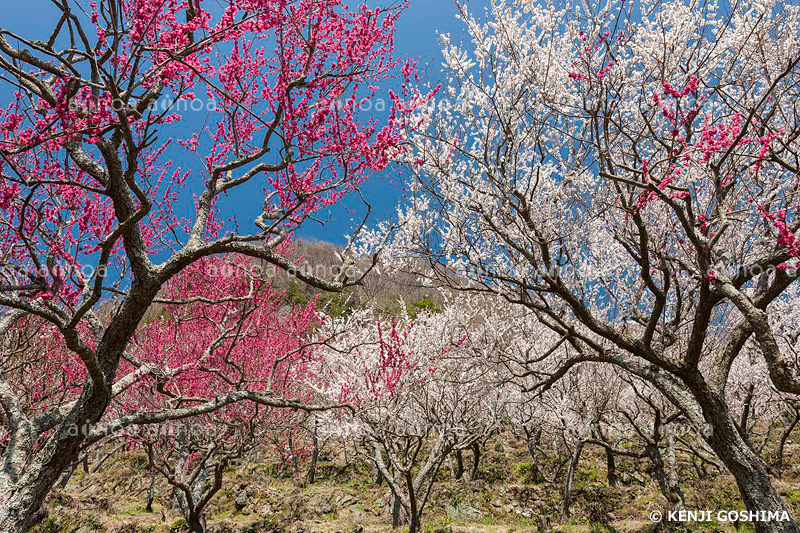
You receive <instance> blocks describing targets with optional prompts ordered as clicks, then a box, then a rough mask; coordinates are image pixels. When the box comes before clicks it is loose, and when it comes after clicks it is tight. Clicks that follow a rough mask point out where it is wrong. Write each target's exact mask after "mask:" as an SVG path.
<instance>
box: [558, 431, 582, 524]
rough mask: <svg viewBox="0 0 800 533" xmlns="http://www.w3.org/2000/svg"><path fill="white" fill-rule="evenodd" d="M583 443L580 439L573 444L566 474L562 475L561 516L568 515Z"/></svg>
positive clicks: (565, 516)
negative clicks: (573, 447) (573, 448)
mask: <svg viewBox="0 0 800 533" xmlns="http://www.w3.org/2000/svg"><path fill="white" fill-rule="evenodd" d="M584 444H585V443H584V441H582V440H581V441H578V443H577V444H576V445H575V451H574V452H573V453H572V459H571V460H570V462H569V466H568V467H567V474H566V476H564V494H563V499H562V501H561V516H562V517H563V518H567V517H568V516H569V508H570V505H571V504H572V481H573V479H574V478H575V470H577V469H578V463H579V462H580V460H581V452H582V451H583V446H584Z"/></svg>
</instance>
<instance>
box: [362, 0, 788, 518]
mask: <svg viewBox="0 0 800 533" xmlns="http://www.w3.org/2000/svg"><path fill="white" fill-rule="evenodd" d="M461 11H462V19H463V21H464V25H465V28H466V32H467V38H466V39H465V41H464V43H462V44H457V43H454V42H452V41H451V40H450V38H449V37H448V36H447V35H444V36H443V38H442V40H443V51H444V58H445V63H444V67H445V73H444V76H445V82H444V84H443V88H442V89H441V90H440V92H439V97H438V98H437V99H435V100H434V101H432V102H430V103H429V104H428V105H427V106H425V107H424V108H423V109H422V110H421V111H420V112H419V113H418V114H417V116H416V117H414V118H413V119H412V120H411V121H409V123H408V130H409V134H408V140H409V142H410V144H411V145H412V146H413V148H414V150H413V151H412V153H411V154H410V155H409V156H408V158H406V159H404V161H405V162H406V163H407V164H408V166H409V168H410V169H411V170H412V171H413V174H414V175H415V177H416V179H414V180H413V184H412V185H411V186H410V187H409V192H408V200H407V201H406V202H404V205H403V206H401V207H400V209H399V215H400V221H399V229H397V230H395V235H394V238H393V256H394V258H395V259H396V260H397V261H398V262H399V264H401V265H402V264H403V262H402V260H403V259H405V258H410V259H411V260H410V261H408V262H407V263H406V265H407V266H414V265H417V264H418V263H419V258H420V257H422V258H425V259H427V268H426V269H425V270H420V269H417V270H418V271H419V273H420V274H423V275H425V276H426V277H427V278H428V280H429V281H430V282H431V283H440V284H446V285H449V286H452V287H455V288H457V289H462V290H469V291H485V292H490V293H494V294H497V295H501V296H502V297H504V298H506V299H507V300H509V301H510V302H514V303H516V304H518V305H520V306H523V307H525V308H527V309H529V310H531V311H532V312H534V313H535V314H536V315H537V316H538V318H539V320H540V321H541V322H542V323H543V324H545V325H547V326H548V327H549V328H550V329H551V330H552V331H554V332H556V333H557V334H558V335H560V336H562V337H563V338H564V339H565V341H566V342H568V343H569V345H570V347H571V350H572V353H571V354H570V355H569V357H566V358H564V357H563V356H562V355H561V354H560V353H559V354H555V355H556V357H555V360H554V362H553V367H552V370H551V372H550V376H549V377H546V378H544V379H542V380H541V382H540V387H541V388H542V389H545V388H547V387H550V386H551V385H552V384H553V383H554V382H555V381H557V380H559V379H561V378H562V377H563V376H565V375H566V374H567V373H568V372H569V370H570V369H571V368H573V367H574V366H575V365H578V364H581V363H584V362H606V363H610V364H613V365H616V366H618V367H620V368H622V369H624V370H625V371H626V372H629V373H631V374H633V375H635V376H637V377H638V378H640V379H642V380H645V381H647V382H649V383H650V384H651V385H652V386H653V387H655V388H656V389H658V390H659V391H660V392H661V393H662V394H663V395H664V396H665V397H666V398H668V399H669V400H670V402H672V403H673V404H674V405H675V406H676V407H677V408H679V409H680V411H681V413H682V415H683V416H685V417H686V418H687V419H688V420H689V421H691V423H693V424H695V425H697V426H704V425H705V424H708V425H709V426H710V428H711V429H712V433H711V434H710V435H709V436H708V437H707V443H708V445H709V446H710V448H712V449H713V451H714V452H715V454H716V455H717V456H718V457H719V458H720V460H721V461H722V462H723V463H724V465H725V466H726V467H727V469H728V470H730V472H731V473H732V474H733V476H734V477H735V478H736V481H737V484H738V486H739V489H740V492H741V495H742V498H743V500H744V503H745V505H746V507H747V508H748V509H749V510H751V511H771V512H774V513H776V514H777V516H779V517H781V518H782V520H778V521H767V522H758V523H755V527H756V529H757V531H759V532H762V531H791V532H797V531H800V528H798V525H797V523H796V522H795V521H794V519H793V518H791V515H790V513H789V511H788V508H787V506H786V505H785V503H784V502H783V501H782V499H781V497H780V496H779V495H778V493H777V491H776V490H775V488H774V486H773V485H772V482H771V479H770V475H769V472H768V468H767V465H766V463H765V462H764V460H763V459H762V458H761V457H760V456H759V454H758V453H757V452H756V451H755V450H754V449H753V448H752V447H751V446H750V445H749V444H748V443H747V441H746V440H745V438H744V437H743V436H742V434H741V433H740V431H739V428H738V426H737V420H736V416H735V413H734V412H733V411H732V409H731V406H730V404H729V402H728V396H727V394H726V391H727V388H728V386H729V382H730V373H731V369H732V368H733V366H734V363H735V362H736V361H737V359H738V358H740V357H741V356H742V355H743V349H744V347H745V346H747V345H752V346H753V347H754V349H755V350H757V352H758V354H759V357H761V359H762V361H763V362H764V364H765V366H766V368H767V371H768V375H769V379H770V381H771V383H772V384H773V385H774V387H775V388H776V389H777V390H779V391H781V392H784V393H787V394H791V395H797V394H798V393H800V378H799V377H798V370H799V369H800V367H798V360H797V356H796V354H795V352H794V351H793V349H792V345H793V344H794V343H793V342H791V339H787V338H786V335H785V332H784V331H783V329H785V328H782V327H781V326H780V325H779V322H780V321H781V319H782V315H783V313H784V311H782V310H783V309H785V308H788V309H790V310H791V312H792V313H795V311H794V310H795V309H796V307H797V298H796V293H795V291H796V289H795V288H794V286H795V285H796V283H794V280H795V277H796V273H795V270H796V265H797V259H796V258H797V255H798V253H799V252H800V249H799V247H798V243H797V241H796V238H795V233H796V231H797V229H798V219H797V209H798V198H797V196H796V193H797V186H798V169H799V168H800V165H799V162H800V141H799V140H798V138H800V120H799V119H800V116H798V109H797V106H796V101H797V97H798V89H797V87H800V83H798V81H800V79H798V78H800V67H798V61H800V34H798V31H799V30H798V28H800V20H799V19H800V9H798V7H797V6H796V5H786V4H783V3H780V2H776V1H773V0H763V1H759V2H752V3H751V2H747V3H740V4H736V5H734V6H731V5H728V4H725V5H723V4H721V3H717V2H715V1H695V0H691V1H687V2H666V3H664V2H650V1H642V2H624V1H614V0H605V1H601V2H598V3H589V2H582V1H578V2H574V3H568V4H567V5H566V6H564V5H562V4H559V3H556V2H548V1H543V2H535V3H534V2H523V1H519V2H510V1H503V0H496V1H494V2H492V8H491V11H490V13H489V15H488V19H487V20H486V21H484V22H481V21H479V20H477V19H476V18H474V17H473V16H471V15H470V13H468V12H467V10H466V8H462V10H461ZM387 231H388V228H379V229H378V230H377V231H376V232H375V234H374V236H373V237H374V239H375V242H378V241H379V239H381V238H383V237H384V236H385V233H386V232H387ZM371 244H372V242H371V241H367V243H366V245H371Z"/></svg>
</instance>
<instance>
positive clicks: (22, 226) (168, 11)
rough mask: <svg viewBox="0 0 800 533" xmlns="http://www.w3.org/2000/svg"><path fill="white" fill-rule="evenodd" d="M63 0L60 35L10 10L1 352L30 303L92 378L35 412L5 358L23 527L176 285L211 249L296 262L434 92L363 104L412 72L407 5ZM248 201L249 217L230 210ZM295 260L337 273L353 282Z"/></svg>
mask: <svg viewBox="0 0 800 533" xmlns="http://www.w3.org/2000/svg"><path fill="white" fill-rule="evenodd" d="M52 4H53V5H52V10H53V11H52V12H51V13H50V15H51V16H53V20H54V21H55V24H54V26H53V31H52V32H51V33H49V34H47V35H40V36H24V35H18V34H16V33H14V32H13V31H12V30H11V29H8V28H0V70H1V71H2V76H0V78H2V80H3V83H5V84H6V87H7V88H8V89H10V90H11V91H12V92H13V95H12V97H11V100H10V101H9V102H7V103H5V104H4V105H3V106H2V109H0V243H2V245H1V246H0V250H1V251H0V268H2V272H1V273H0V276H2V277H1V278H0V307H1V308H2V315H1V316H0V339H2V342H3V347H4V350H5V348H6V346H8V345H9V342H11V341H7V336H8V335H11V336H14V334H12V333H11V331H12V330H14V329H15V328H16V327H17V325H18V324H19V322H20V321H21V320H29V319H31V318H33V317H35V318H36V319H38V320H40V321H42V323H43V324H46V326H42V328H44V329H47V330H48V331H49V333H50V334H51V338H52V342H54V343H57V344H58V345H59V346H60V347H61V350H63V351H64V352H65V353H66V354H69V355H70V357H69V358H67V359H68V360H69V361H71V364H75V365H77V366H78V367H79V368H80V371H76V372H77V373H76V374H75V375H76V376H80V379H78V380H77V381H73V382H70V383H69V386H70V388H69V394H68V396H69V398H68V399H69V401H67V402H62V403H60V404H59V406H58V407H57V408H54V409H50V410H45V411H32V410H31V409H30V406H29V405H27V404H26V403H25V402H27V401H28V400H29V398H26V397H25V395H24V393H23V392H22V391H20V389H19V388H18V387H17V384H15V383H13V382H11V381H9V379H7V377H6V375H7V372H8V371H9V369H8V368H7V367H6V366H5V364H4V365H3V366H2V367H0V405H2V409H3V413H4V418H3V421H4V429H5V430H7V431H8V433H9V435H8V436H7V437H6V438H7V442H8V443H9V444H8V445H6V446H5V448H4V451H3V457H2V469H1V470H0V529H2V530H4V531H24V530H26V529H27V528H28V527H29V526H30V525H31V524H32V523H33V521H34V520H35V517H36V511H37V509H38V508H39V506H40V504H41V502H42V500H43V499H44V497H45V495H46V494H47V491H48V490H49V489H50V487H51V486H52V485H53V483H54V482H55V481H56V480H57V478H58V476H59V475H60V473H61V472H62V471H63V470H64V469H65V467H67V466H68V465H69V464H70V463H72V462H73V461H75V460H76V458H77V456H78V454H79V453H80V450H81V447H82V446H83V444H84V441H85V438H86V437H85V435H83V432H78V433H77V434H75V432H73V431H71V429H72V428H74V427H79V426H81V425H84V424H89V425H92V424H96V423H97V422H98V421H100V420H101V417H102V416H103V414H104V413H105V411H106V409H107V408H108V406H109V404H110V403H111V402H112V399H113V398H114V397H115V396H117V394H118V392H119V389H123V388H126V387H129V386H130V385H131V384H132V383H134V382H136V381H137V380H139V379H140V378H142V377H143V376H144V375H146V374H148V371H147V370H146V369H147V368H149V367H148V366H147V365H145V366H141V367H136V366H135V365H134V367H135V368H132V367H128V366H127V365H126V363H125V362H126V361H127V359H126V358H125V354H126V349H127V348H128V346H129V344H130V341H131V339H132V338H134V336H135V335H136V332H137V329H138V328H139V326H140V324H141V322H142V320H143V318H145V316H146V313H147V311H148V309H149V308H150V307H151V304H153V303H154V301H155V300H156V299H157V297H158V295H159V292H160V291H161V290H162V288H163V287H164V285H165V284H166V283H167V282H168V281H169V280H170V279H172V278H173V277H175V276H176V275H178V274H179V273H181V272H182V271H183V270H184V269H186V268H187V267H188V266H190V265H192V264H193V263H195V262H196V261H198V260H201V259H203V258H205V257H209V256H212V255H220V254H234V255H239V256H247V257H250V258H255V259H258V260H260V261H262V262H263V263H264V264H267V265H270V266H275V267H278V268H283V269H290V268H291V267H292V263H291V261H290V260H289V259H288V258H287V255H286V254H285V252H286V251H287V250H288V248H289V246H290V241H291V235H292V234H293V232H294V231H295V230H296V229H297V228H299V227H301V226H302V225H303V224H304V223H305V222H306V221H307V220H308V219H309V218H311V217H313V215H314V214H315V213H316V212H318V211H319V210H321V209H325V208H327V207H329V206H331V205H332V204H334V203H335V202H337V201H338V200H339V199H340V198H342V196H344V195H346V194H348V193H349V192H351V191H354V190H356V189H357V188H358V187H359V185H360V184H361V183H362V182H363V181H364V179H366V178H367V176H369V175H370V174H371V173H374V172H376V171H381V170H382V169H384V167H385V166H386V164H387V163H388V161H389V158H390V156H394V155H396V153H397V151H398V149H399V146H400V143H401V138H400V135H399V130H398V127H399V123H400V122H401V121H402V120H403V117H404V116H405V115H407V114H408V113H409V112H410V111H411V110H412V109H413V108H414V107H415V106H416V105H418V104H420V103H421V102H422V99H420V98H419V97H418V96H416V95H415V94H413V93H412V92H411V91H409V90H408V89H407V87H406V86H405V85H403V88H402V89H401V90H400V91H399V93H394V92H391V91H390V92H389V97H390V99H391V102H392V104H391V110H390V112H389V117H388V121H387V122H386V123H385V124H383V125H382V124H381V123H380V122H379V120H378V119H376V118H371V117H366V116H364V114H363V113H361V112H360V110H359V103H360V102H361V101H363V99H364V98H371V97H374V96H375V95H376V93H377V91H378V86H379V84H380V83H381V82H382V81H383V80H386V79H387V78H391V77H396V78H399V79H398V83H401V84H402V83H403V82H404V81H409V80H410V79H411V78H412V77H413V76H414V66H413V64H410V63H408V64H403V65H401V64H400V63H399V62H398V61H397V60H395V59H394V58H393V57H392V52H393V32H394V25H395V21H396V20H397V17H398V15H399V12H400V11H401V9H399V8H398V9H389V10H382V9H378V8H375V9H370V8H367V7H366V6H358V7H357V8H356V9H351V8H349V7H347V6H346V5H345V4H344V3H343V2H341V1H340V0H322V1H320V0H294V1H265V0H231V1H229V2H224V3H223V5H222V6H220V5H219V3H215V4H214V5H213V6H211V5H209V3H208V2H203V1H202V0H169V1H166V2H151V1H147V0H76V1H71V0H56V1H54V2H53V3H52ZM187 102H188V103H191V105H190V106H189V108H190V109H192V110H193V109H196V107H197V106H194V103H195V102H201V103H203V107H202V109H203V111H202V113H199V114H198V113H196V112H194V111H191V112H190V111H189V110H187V107H186V103H187ZM192 113H195V115H194V118H193V117H192ZM176 161H179V162H180V164H176ZM254 198H255V199H256V202H255V204H254V205H251V204H248V202H249V201H252V199H254ZM182 205H184V206H191V208H190V209H183V208H181V207H180V206H182ZM247 210H249V211H251V212H252V213H254V214H255V213H258V216H257V217H256V219H255V221H253V222H248V221H244V220H236V217H235V215H236V214H237V213H241V212H246V211H247ZM296 275H297V277H298V278H299V279H301V280H303V281H305V282H308V283H310V284H312V285H314V286H316V287H318V288H320V289H324V290H331V291H339V290H341V289H342V288H343V286H344V285H345V284H346V283H349V282H354V281H358V280H347V279H345V276H344V272H342V274H341V275H339V276H331V277H330V278H325V279H323V278H322V277H319V276H316V275H313V274H309V273H308V272H307V271H303V270H298V271H297V273H296ZM112 297H113V301H112ZM195 355H196V356H201V355H200V354H199V353H195ZM5 357H6V354H5V353H4V355H3V360H5ZM46 366H47V362H46V361H45V363H44V367H46ZM128 368H132V371H131V372H129V373H125V371H126V370H127V369H128ZM65 394H66V393H65ZM233 394H238V395H240V396H241V395H246V394H248V393H247V392H246V391H236V392H235V393H233ZM215 405H216V404H215V403H214V401H213V400H212V401H211V403H208V404H207V405H206V408H207V409H209V410H212V409H213V408H214V406H215ZM192 409H195V408H194V407H193V408H192ZM34 415H35V416H34ZM132 416H135V415H132Z"/></svg>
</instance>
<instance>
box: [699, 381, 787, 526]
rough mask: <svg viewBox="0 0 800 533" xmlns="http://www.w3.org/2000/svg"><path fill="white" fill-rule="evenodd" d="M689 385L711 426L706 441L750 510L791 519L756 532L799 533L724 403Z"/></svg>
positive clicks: (701, 386)
mask: <svg viewBox="0 0 800 533" xmlns="http://www.w3.org/2000/svg"><path fill="white" fill-rule="evenodd" d="M689 384H690V387H691V388H692V389H693V392H694V394H695V397H696V398H697V399H698V401H699V403H700V406H701V408H702V409H703V416H704V418H705V419H706V421H707V422H708V423H709V424H710V426H711V430H712V431H711V434H710V435H709V436H707V437H706V441H707V442H708V444H709V446H711V449H712V450H714V453H716V454H717V456H718V457H719V458H720V460H721V461H722V462H723V463H724V464H725V467H726V468H727V469H728V470H729V471H730V473H731V474H732V475H733V477H734V478H735V479H736V484H737V485H738V487H739V492H740V493H741V495H742V500H743V501H744V504H745V507H746V508H747V510H748V511H751V512H766V513H776V514H777V516H779V517H780V516H783V517H788V520H786V521H780V520H772V521H757V522H753V523H752V524H753V526H754V527H755V530H756V532H757V533H800V527H798V525H797V522H796V521H795V520H794V517H793V516H792V513H791V512H790V511H789V508H788V507H787V506H786V504H785V503H784V502H783V499H781V497H780V495H779V494H778V491H776V490H775V487H774V486H773V485H772V480H771V479H770V477H769V474H768V472H767V465H766V463H765V462H764V460H763V459H762V458H761V457H760V456H759V455H758V454H757V453H756V452H755V451H753V449H752V448H751V447H750V446H748V444H747V443H746V442H745V440H744V439H743V438H742V435H741V433H740V432H739V428H738V427H737V425H736V423H735V422H734V420H733V418H732V417H731V415H730V411H729V410H728V408H727V405H726V404H725V401H724V400H721V399H720V398H719V396H718V395H716V394H714V393H713V392H711V391H710V390H709V389H708V387H707V386H706V384H705V383H704V382H702V381H701V380H695V381H690V382H689ZM784 513H785V514H784Z"/></svg>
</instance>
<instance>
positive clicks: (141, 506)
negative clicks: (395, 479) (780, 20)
mask: <svg viewBox="0 0 800 533" xmlns="http://www.w3.org/2000/svg"><path fill="white" fill-rule="evenodd" d="M789 453H790V454H791V455H794V457H792V456H791V455H790V456H789V457H788V458H787V459H788V461H789V464H790V465H791V467H790V469H789V472H788V473H787V475H785V476H784V479H783V480H782V481H778V482H777V485H778V487H779V490H780V492H781V493H782V494H783V496H784V497H785V498H786V500H787V502H789V504H790V505H791V506H792V507H793V509H794V511H795V515H796V516H797V515H800V513H799V512H798V511H800V484H799V483H798V479H800V463H799V462H798V461H797V458H798V457H800V452H795V450H794V449H792V450H790V452H789ZM529 461H530V457H529V456H528V455H527V453H526V451H525V448H524V446H523V445H522V443H521V442H515V441H514V439H513V438H512V437H511V436H508V435H503V436H500V437H498V438H497V439H496V440H495V441H493V442H491V443H490V444H489V446H488V451H487V454H486V456H485V457H484V460H483V465H482V466H481V468H480V471H479V475H478V477H477V479H476V480H474V481H469V480H460V481H452V480H451V479H450V477H451V476H450V473H449V471H447V469H444V470H443V471H442V472H441V473H440V480H439V481H437V483H436V485H435V487H434V492H433V496H432V501H431V503H430V505H429V507H428V508H427V510H426V512H425V516H424V523H425V530H426V531H431V532H435V533H450V532H487V533H489V532H491V533H500V532H503V533H511V532H528V531H531V532H532V531H556V532H562V533H578V532H590V531H591V532H601V531H607V532H610V531H618V532H646V531H657V530H658V528H657V527H656V526H655V525H654V524H653V523H651V522H650V521H649V515H650V512H651V511H654V510H662V509H664V508H665V507H666V500H665V499H664V498H663V497H662V496H661V495H660V494H659V491H658V487H657V485H656V484H655V483H654V482H653V481H652V480H651V479H649V477H648V475H647V473H646V472H642V473H636V472H637V465H635V464H634V463H631V462H626V461H621V462H620V464H619V465H618V468H619V470H620V474H621V475H620V477H621V479H622V481H624V483H621V484H620V485H619V486H618V487H617V488H610V487H608V486H607V483H606V480H605V478H606V472H605V468H604V464H605V462H604V459H603V457H602V456H601V455H600V454H599V453H597V452H596V451H595V450H591V449H589V450H587V452H586V455H585V459H584V460H583V461H582V465H581V468H580V470H579V472H578V475H577V477H576V482H575V485H574V488H573V497H574V504H573V511H572V516H571V518H569V519H561V518H560V516H559V515H560V512H559V511H560V501H561V499H560V487H558V486H555V485H551V484H548V483H534V480H533V479H531V475H530V470H531V469H530V467H529V466H530V465H529ZM643 466H644V465H638V468H639V469H641V468H642V467H643ZM145 467H146V460H145V458H144V456H142V455H141V454H139V453H136V452H130V453H126V454H121V455H118V456H116V457H114V458H112V459H111V460H109V461H108V462H107V463H106V464H104V465H103V467H102V468H101V469H100V470H99V471H98V472H97V473H88V474H87V473H84V472H82V471H81V470H78V471H77V472H76V473H75V475H74V476H73V477H72V479H71V480H70V482H69V484H68V485H67V486H66V487H65V488H64V489H59V490H54V491H53V492H52V493H51V495H50V497H49V498H48V501H47V502H46V504H45V509H44V512H45V518H44V520H43V521H42V522H41V523H40V524H39V525H38V526H36V528H34V530H33V531H32V533H45V532H47V533H55V532H70V533H75V532H77V533H89V532H93V531H108V532H114V533H133V532H153V533H156V532H159V533H179V532H180V531H182V530H183V529H182V525H183V522H182V520H181V519H180V515H179V514H178V512H177V511H176V510H175V509H173V508H172V506H171V498H170V495H171V493H170V490H169V488H168V487H167V486H166V484H165V483H161V482H160V483H159V485H158V488H157V491H156V494H157V497H156V503H155V505H154V509H153V512H152V513H148V512H145V501H146V492H147V487H148V485H149V480H148V478H147V475H146V471H145V470H146V469H145ZM274 471H275V469H274V465H273V464H272V463H271V462H270V461H269V459H268V458H267V459H263V460H259V461H253V462H251V463H249V464H243V465H239V466H237V467H233V468H231V469H230V471H229V472H228V473H227V476H226V480H225V484H224V486H223V489H222V491H221V492H220V493H219V494H218V495H217V496H216V497H215V499H214V500H213V501H212V503H211V507H210V509H209V511H208V525H209V529H210V530H211V531H213V532H217V533H223V532H225V533H246V532H252V533H256V532H269V531H274V532H293V533H300V532H304V533H312V532H328V533H333V532H343V533H351V532H379V531H390V530H391V527H390V524H391V518H390V498H389V494H388V490H387V489H386V488H385V486H376V485H375V484H374V482H373V481H372V478H373V474H372V472H371V471H370V469H369V468H368V467H367V466H366V465H364V464H357V463H350V464H348V463H346V462H345V460H344V457H343V456H342V455H341V454H338V453H335V452H329V453H328V454H326V457H325V460H323V461H322V462H321V464H320V465H319V468H318V473H319V476H318V482H317V483H315V484H313V485H307V486H304V487H298V486H296V485H295V484H293V483H292V482H291V480H290V479H285V478H284V479H281V478H276V477H275V476H274V475H273V473H274ZM682 479H683V480H685V481H684V482H683V485H682V488H683V490H684V492H685V493H686V497H687V502H686V507H687V509H712V510H719V509H743V505H742V504H741V501H740V500H739V497H738V492H737V490H736V487H735V485H734V483H733V480H732V479H731V478H730V477H729V476H727V475H718V476H716V477H714V478H713V479H705V480H699V479H697V478H696V477H695V476H694V475H693V470H691V469H689V468H688V467H687V469H686V471H685V472H682ZM590 520H591V521H590ZM737 527H738V529H737ZM688 529H689V530H693V531H709V532H711V531H752V528H751V527H750V525H749V524H731V523H718V522H709V523H703V524H691V525H689V527H688Z"/></svg>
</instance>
